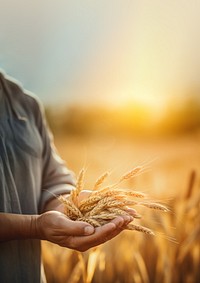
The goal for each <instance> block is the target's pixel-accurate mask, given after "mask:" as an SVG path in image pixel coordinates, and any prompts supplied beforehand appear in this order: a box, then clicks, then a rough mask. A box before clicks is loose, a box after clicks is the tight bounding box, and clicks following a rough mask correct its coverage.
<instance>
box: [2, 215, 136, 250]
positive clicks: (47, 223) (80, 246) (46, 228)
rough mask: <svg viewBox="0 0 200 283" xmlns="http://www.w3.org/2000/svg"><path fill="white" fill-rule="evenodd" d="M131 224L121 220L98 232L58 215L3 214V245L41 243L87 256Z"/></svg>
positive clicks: (124, 219)
mask: <svg viewBox="0 0 200 283" xmlns="http://www.w3.org/2000/svg"><path fill="white" fill-rule="evenodd" d="M130 221H132V219H131V217H129V216H123V217H122V216H120V217H117V218H115V219H114V220H112V221H111V222H109V223H108V224H105V225H104V226H102V227H98V228H94V227H92V226H91V225H89V224H88V223H85V222H82V221H72V220H70V219H68V218H67V217H66V216H65V215H64V214H63V213H60V212H58V211H48V212H46V213H43V214H41V215H18V214H10V213H0V227H1V229H0V242H4V241H9V240H24V239H41V240H47V241H50V242H52V243H55V244H58V245H60V246H62V247H67V248H70V249H74V250H78V251H81V252H83V251H86V250H88V249H89V248H91V247H94V246H97V245H100V244H102V243H104V242H106V241H108V240H110V239H112V238H113V237H115V236H116V235H118V234H119V233H120V232H121V231H122V230H123V229H124V228H125V227H126V225H127V224H128V223H129V222H130Z"/></svg>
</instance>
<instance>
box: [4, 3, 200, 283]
mask: <svg viewBox="0 0 200 283" xmlns="http://www.w3.org/2000/svg"><path fill="white" fill-rule="evenodd" d="M199 10H200V1H196V0H191V1H186V0H177V1H174V0H169V1H157V0H152V1H149V0H144V1H130V0H123V1H122V0H111V1H107V0H101V1H89V0H87V1H81V0H77V1H73V0H70V1H62V0H61V1H53V0H43V1H32V2H27V1H26V0H18V1H16V2H13V1H10V0H1V17H0V64H1V68H3V69H4V70H5V71H6V72H7V73H8V74H9V75H11V76H13V77H15V78H16V79H18V80H19V81H21V82H22V84H23V86H24V87H25V88H27V89H29V90H30V91H33V92H35V93H36V94H37V95H38V96H39V97H40V99H41V100H42V102H43V103H44V105H45V109H46V115H47V120H48V123H49V125H50V128H51V130H52V132H53V134H54V138H55V144H56V147H57V149H58V151H59V153H60V155H61V157H62V158H63V159H64V160H65V161H66V164H67V166H68V167H69V168H70V169H71V170H73V171H74V172H75V173H76V174H77V173H78V172H79V170H80V169H81V168H82V167H83V166H86V167H87V174H86V183H85V188H87V189H90V188H91V186H92V184H93V183H94V182H95V180H96V179H97V178H98V177H99V176H100V175H101V174H102V173H103V172H105V171H110V172H111V173H112V174H111V175H110V177H109V180H108V182H114V181H116V180H117V179H118V177H119V176H121V175H122V174H123V173H125V172H127V171H128V170H130V169H132V168H133V167H134V166H137V165H142V166H143V167H144V172H143V174H141V175H139V176H137V177H136V178H134V179H133V180H130V181H128V182H127V183H126V184H124V186H127V187H128V188H132V189H136V190H139V191H142V192H145V193H147V194H148V195H150V196H151V197H152V198H153V199H155V200H158V201H160V202H161V203H163V204H165V205H167V206H168V207H169V208H170V213H167V214H166V213H159V214H158V213H156V212H153V211H149V210H147V209H145V210H144V211H141V214H143V215H144V217H143V219H142V220H141V223H142V224H144V225H146V226H147V227H149V228H151V229H152V230H154V231H155V232H156V236H155V237H150V236H147V235H143V234H141V233H139V232H130V231H125V232H123V233H122V234H121V235H120V236H118V237H117V238H115V239H113V240H112V241H110V242H108V243H106V244H105V245H102V246H100V247H97V248H95V249H91V250H90V251H88V252H85V253H83V254H81V253H77V252H75V251H71V250H68V249H63V248H60V247H58V246H56V245H53V244H50V243H47V242H43V260H44V268H45V272H46V277H47V281H48V283H66V282H68V283H76V282H79V283H82V282H84V283H89V282H93V283H102V282H105V283H132V282H133V283H182V282H184V283H197V282H200V269H199V266H200V255H199V254H200V251H199V248H200V247H199V243H200V224H199V223H200V77H199V71H200V56H199V50H200V25H199Z"/></svg>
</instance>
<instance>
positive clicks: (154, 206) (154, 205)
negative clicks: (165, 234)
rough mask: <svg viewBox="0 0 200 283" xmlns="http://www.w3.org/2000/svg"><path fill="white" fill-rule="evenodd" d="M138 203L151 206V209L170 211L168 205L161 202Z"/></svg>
mask: <svg viewBox="0 0 200 283" xmlns="http://www.w3.org/2000/svg"><path fill="white" fill-rule="evenodd" d="M138 204H139V205H142V206H146V207H148V208H151V209H156V210H162V211H164V212H168V211H169V209H168V208H167V207H165V206H164V205H162V204H159V203H153V202H150V203H149V202H139V203H138Z"/></svg>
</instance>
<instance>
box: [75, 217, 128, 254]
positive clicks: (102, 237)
mask: <svg viewBox="0 0 200 283" xmlns="http://www.w3.org/2000/svg"><path fill="white" fill-rule="evenodd" d="M130 221H131V217H129V216H123V217H121V216H119V217H116V218H115V219H113V220H112V221H111V222H109V223H107V224H105V225H103V226H101V227H98V228H96V229H95V233H94V234H92V235H90V236H86V237H74V238H73V239H72V241H73V243H72V245H73V247H79V250H80V251H85V250H87V249H89V248H91V247H94V246H97V245H100V244H102V243H105V242H106V241H108V240H111V239H112V238H113V237H115V236H117V235H118V234H119V233H120V232H121V231H122V230H123V229H124V227H125V226H126V225H127V224H128V223H129V222H130Z"/></svg>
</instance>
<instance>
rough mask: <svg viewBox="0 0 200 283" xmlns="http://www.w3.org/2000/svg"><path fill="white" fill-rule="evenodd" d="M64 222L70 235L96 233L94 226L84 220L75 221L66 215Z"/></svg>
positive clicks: (64, 226)
mask: <svg viewBox="0 0 200 283" xmlns="http://www.w3.org/2000/svg"><path fill="white" fill-rule="evenodd" d="M62 224H63V228H64V229H66V234H67V235H69V236H86V235H91V234H93V233H94V227H93V226H92V225H90V224H88V223H86V222H83V221H73V220H70V219H68V218H67V217H65V220H64V221H63V223H62Z"/></svg>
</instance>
